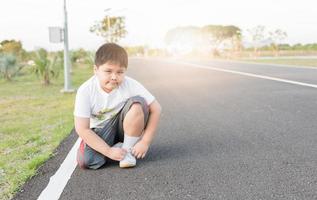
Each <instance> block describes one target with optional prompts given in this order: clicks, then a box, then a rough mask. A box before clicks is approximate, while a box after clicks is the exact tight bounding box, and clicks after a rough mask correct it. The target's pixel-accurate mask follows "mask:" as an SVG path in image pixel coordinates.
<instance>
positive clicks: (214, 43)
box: [201, 25, 241, 55]
mask: <svg viewBox="0 0 317 200" xmlns="http://www.w3.org/2000/svg"><path fill="white" fill-rule="evenodd" d="M201 31H202V35H203V38H204V40H205V41H206V42H207V44H208V45H209V46H210V48H211V49H213V54H214V55H215V54H216V55H218V54H219V48H220V46H221V45H224V44H225V42H226V41H230V43H231V45H232V46H234V45H236V46H238V42H239V41H240V42H241V35H240V32H241V30H240V28H238V27H236V26H221V25H207V26H204V27H203V28H202V29H201Z"/></svg>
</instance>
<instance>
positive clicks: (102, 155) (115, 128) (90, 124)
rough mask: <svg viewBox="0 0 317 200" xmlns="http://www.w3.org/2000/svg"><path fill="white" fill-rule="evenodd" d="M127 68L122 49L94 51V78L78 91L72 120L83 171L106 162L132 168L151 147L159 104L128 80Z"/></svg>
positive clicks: (110, 46)
mask: <svg viewBox="0 0 317 200" xmlns="http://www.w3.org/2000/svg"><path fill="white" fill-rule="evenodd" d="M127 66H128V55H127V52H126V51H125V50H124V49H123V48H122V47H120V46H119V45H117V44H114V43H107V44H104V45H102V46H101V47H100V48H99V49H98V50H97V52H96V56H95V65H94V76H92V77H91V78H90V79H88V80H87V81H86V82H85V83H83V84H82V85H81V86H80V87H79V89H78V91H77V94H76V100H75V109H74V116H75V130H76V132H77V133H78V135H79V137H80V138H81V139H82V141H81V144H80V147H79V149H78V152H77V162H78V164H79V166H80V167H81V168H89V169H98V168H100V167H101V166H102V165H104V164H105V163H106V160H107V159H108V158H110V159H112V160H116V161H120V163H119V166H120V167H121V168H126V167H134V166H135V165H136V158H138V159H139V158H144V156H145V155H146V153H147V151H148V149H149V146H150V144H151V142H152V140H153V137H154V133H155V131H156V128H157V125H158V122H159V118H160V113H161V106H160V104H159V103H158V102H157V101H156V100H155V98H154V97H153V95H152V94H151V93H150V92H148V91H147V90H146V89H145V88H144V87H143V86H142V85H141V84H140V83H139V82H137V81H136V80H134V79H132V78H130V77H127V76H125V72H126V70H127ZM117 142H123V144H122V143H117ZM116 143H117V144H116Z"/></svg>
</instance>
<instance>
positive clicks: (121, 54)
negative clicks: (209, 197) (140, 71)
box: [95, 43, 128, 68]
mask: <svg viewBox="0 0 317 200" xmlns="http://www.w3.org/2000/svg"><path fill="white" fill-rule="evenodd" d="M107 62H110V63H113V64H119V65H120V66H121V67H124V68H127V67H128V54H127V52H126V51H125V50H124V48H122V47H121V46H119V45H117V44H115V43H106V44H103V45H102V46H101V47H99V49H98V50H97V52H96V56H95V65H96V66H97V67H99V66H100V65H103V64H105V63H107Z"/></svg>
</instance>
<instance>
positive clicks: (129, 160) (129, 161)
mask: <svg viewBox="0 0 317 200" xmlns="http://www.w3.org/2000/svg"><path fill="white" fill-rule="evenodd" d="M135 165H136V159H135V157H134V156H133V155H132V153H131V149H129V150H128V153H127V154H126V155H125V157H124V159H123V160H121V161H120V163H119V166H120V167H121V168H129V167H134V166H135Z"/></svg>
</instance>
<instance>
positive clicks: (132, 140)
mask: <svg viewBox="0 0 317 200" xmlns="http://www.w3.org/2000/svg"><path fill="white" fill-rule="evenodd" d="M139 138H140V137H134V136H129V135H127V134H124V141H123V145H122V148H123V149H126V150H128V151H129V150H130V149H131V148H132V147H133V146H134V145H135V144H136V143H137V142H138V140H139Z"/></svg>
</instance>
